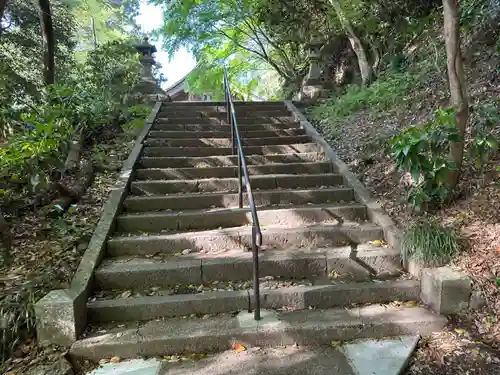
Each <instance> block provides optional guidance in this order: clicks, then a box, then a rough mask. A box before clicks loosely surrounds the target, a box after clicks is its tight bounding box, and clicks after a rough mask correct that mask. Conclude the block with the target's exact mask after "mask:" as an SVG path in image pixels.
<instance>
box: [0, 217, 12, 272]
mask: <svg viewBox="0 0 500 375" xmlns="http://www.w3.org/2000/svg"><path fill="white" fill-rule="evenodd" d="M0 239H1V243H0V250H1V248H2V247H3V251H0V259H1V260H2V261H3V262H4V263H9V261H10V256H11V254H10V251H11V247H12V234H11V232H10V226H9V223H8V222H7V220H5V218H4V217H3V214H2V211H0Z"/></svg>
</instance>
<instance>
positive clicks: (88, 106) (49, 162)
mask: <svg viewBox="0 0 500 375" xmlns="http://www.w3.org/2000/svg"><path fill="white" fill-rule="evenodd" d="M138 73H139V63H138V59H137V56H136V53H135V51H134V50H133V49H132V48H131V46H130V44H128V43H118V42H111V43H109V44H105V45H103V46H100V47H99V48H98V49H96V50H95V51H92V52H91V53H90V54H89V55H88V58H87V61H85V63H84V64H82V65H77V66H76V67H75V69H74V71H73V77H71V78H69V79H67V80H66V82H64V83H60V84H57V85H53V86H51V87H48V88H47V91H46V93H45V101H44V103H42V104H39V105H33V106H29V107H27V108H26V109H25V110H23V111H22V112H21V113H20V114H19V116H18V119H16V122H17V127H18V128H19V129H20V131H19V132H17V133H16V134H14V135H13V136H11V137H9V138H8V142H7V145H6V146H5V147H3V148H2V149H0V188H1V189H2V190H4V191H9V190H10V193H14V192H15V191H20V193H21V194H25V193H29V192H31V193H35V192H38V191H44V190H45V189H46V188H47V187H48V186H49V184H50V182H51V181H52V180H53V179H54V178H55V177H56V176H57V172H58V171H62V170H63V166H64V161H65V157H66V154H67V151H68V141H69V139H70V138H71V137H72V135H73V134H76V133H79V132H83V133H84V135H85V137H90V138H92V139H94V140H95V138H96V137H97V135H98V133H99V132H102V131H103V129H104V128H105V127H106V126H112V125H113V123H116V122H117V121H119V119H120V117H124V120H125V122H127V121H133V120H134V119H136V118H137V117H142V116H144V114H145V109H144V108H143V107H141V106H136V107H133V108H131V109H130V110H127V109H126V107H125V106H124V105H123V104H122V101H123V98H124V96H125V95H126V94H127V93H128V91H129V90H130V88H131V87H132V85H133V83H134V81H135V79H136V78H137V75H138ZM0 108H1V107H0ZM136 125H137V124H136ZM26 189H27V190H26ZM3 198H4V199H6V198H9V197H8V196H7V197H5V196H4V197H3Z"/></svg>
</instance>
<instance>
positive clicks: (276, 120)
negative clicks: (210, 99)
mask: <svg viewBox="0 0 500 375" xmlns="http://www.w3.org/2000/svg"><path fill="white" fill-rule="evenodd" d="M237 121H238V125H251V124H290V123H291V124H294V123H296V122H297V120H295V118H294V117H291V116H279V117H276V116H252V117H242V116H238V117H237ZM156 123H158V124H177V125H180V124H208V125H210V124H211V125H228V124H229V122H227V119H226V118H225V117H223V118H222V117H163V118H161V117H157V118H156Z"/></svg>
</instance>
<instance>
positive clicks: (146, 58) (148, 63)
mask: <svg viewBox="0 0 500 375" xmlns="http://www.w3.org/2000/svg"><path fill="white" fill-rule="evenodd" d="M135 49H136V50H137V52H139V53H140V54H141V57H140V59H139V61H140V62H141V64H142V71H141V77H142V78H149V79H153V80H154V78H153V66H154V64H155V59H154V58H153V53H156V52H157V49H156V47H155V46H154V45H153V44H151V43H149V39H148V38H144V40H143V41H142V43H140V44H136V45H135Z"/></svg>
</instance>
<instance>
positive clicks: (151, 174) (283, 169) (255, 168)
mask: <svg viewBox="0 0 500 375" xmlns="http://www.w3.org/2000/svg"><path fill="white" fill-rule="evenodd" d="M247 168H248V173H249V174H250V176H255V175H267V174H294V175H298V174H302V175H307V174H320V173H331V172H332V164H331V163H330V162H316V163H284V164H278V163H275V164H264V165H250V166H248V167H247ZM134 176H135V178H136V179H137V180H164V179H166V180H191V179H200V178H230V177H238V167H236V166H234V167H206V168H147V169H137V170H136V171H135V173H134ZM251 180H252V177H250V181H251Z"/></svg>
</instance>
